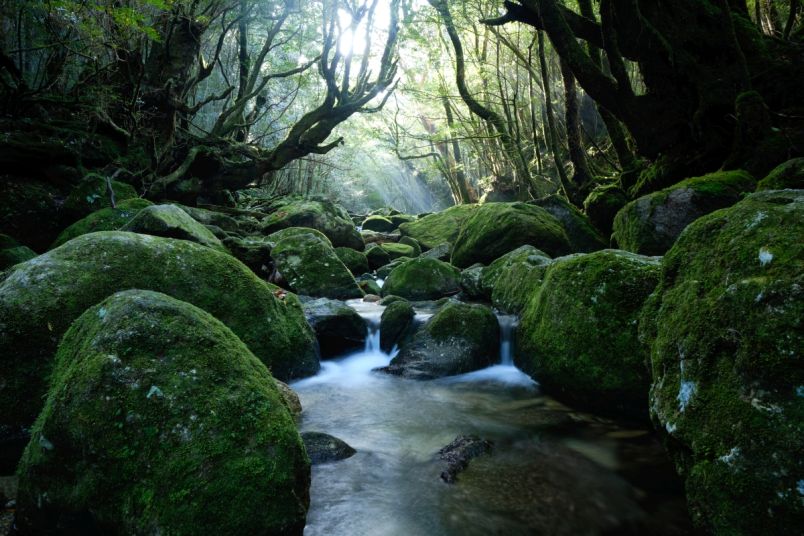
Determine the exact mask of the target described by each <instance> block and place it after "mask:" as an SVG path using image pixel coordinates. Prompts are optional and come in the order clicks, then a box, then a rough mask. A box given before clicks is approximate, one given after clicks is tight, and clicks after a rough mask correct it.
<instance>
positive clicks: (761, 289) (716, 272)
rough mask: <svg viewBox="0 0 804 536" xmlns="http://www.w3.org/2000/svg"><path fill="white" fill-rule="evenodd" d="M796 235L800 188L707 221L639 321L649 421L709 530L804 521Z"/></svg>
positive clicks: (671, 256) (800, 222)
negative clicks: (647, 350)
mask: <svg viewBox="0 0 804 536" xmlns="http://www.w3.org/2000/svg"><path fill="white" fill-rule="evenodd" d="M802 236H804V192H802V191H795V190H783V191H766V192H761V193H756V194H753V195H750V196H748V197H747V198H746V199H745V200H743V201H741V202H739V203H737V204H736V205H734V206H732V207H731V208H727V209H723V210H719V211H717V212H714V213H712V214H709V215H707V216H704V217H703V218H700V219H699V220H697V221H695V222H694V223H693V224H691V225H690V226H689V227H687V228H686V229H685V230H684V232H683V233H682V234H681V236H680V237H679V239H678V241H677V242H676V244H675V245H674V246H673V248H672V249H671V250H670V251H669V252H668V253H667V255H666V256H665V258H664V261H663V266H662V274H661V279H660V282H659V286H658V288H657V291H656V293H655V294H654V297H653V299H651V300H650V302H649V306H648V307H646V310H645V314H644V315H643V320H642V323H641V330H642V332H643V335H644V336H645V338H646V339H647V340H648V341H649V342H650V344H651V364H652V373H653V385H652V387H651V393H650V403H651V404H650V407H651V414H652V418H653V420H654V422H655V424H656V426H657V429H658V430H659V431H660V432H661V434H662V436H663V438H664V440H665V446H666V447H667V449H668V451H669V452H670V454H671V457H672V458H673V459H674V461H675V463H676V467H677V469H678V471H679V473H680V474H681V476H682V478H684V480H685V483H686V492H687V502H688V504H689V507H690V512H691V514H692V517H693V520H694V521H696V522H697V523H698V524H699V525H701V526H702V527H704V528H705V529H706V530H707V531H709V532H712V533H715V534H792V533H794V532H798V531H799V529H800V528H801V520H802V519H804V503H803V502H802V493H803V492H804V490H803V489H802V487H803V486H802V484H803V481H802V479H803V478H804V457H803V456H802V455H801V453H802V452H804V425H803V424H804V367H802V365H801V356H802V355H804V332H802V330H801V319H802V316H804V290H802V289H804V243H802V240H801V237H802Z"/></svg>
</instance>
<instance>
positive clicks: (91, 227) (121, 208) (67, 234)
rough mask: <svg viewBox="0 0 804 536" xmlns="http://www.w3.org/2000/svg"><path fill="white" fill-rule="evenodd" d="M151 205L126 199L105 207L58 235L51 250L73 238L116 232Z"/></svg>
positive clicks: (146, 201) (145, 201) (148, 202)
mask: <svg viewBox="0 0 804 536" xmlns="http://www.w3.org/2000/svg"><path fill="white" fill-rule="evenodd" d="M151 205H153V203H151V202H150V201H148V200H147V199H140V198H138V197H137V198H134V199H126V200H125V201H121V202H119V203H117V206H116V207H114V208H113V207H106V208H102V209H100V210H96V211H95V212H93V213H92V214H90V215H89V216H86V217H85V218H82V219H80V220H78V221H77V222H75V223H74V224H72V225H70V226H69V227H67V228H66V229H65V230H64V231H62V232H61V234H59V236H58V238H56V241H55V242H53V245H52V246H51V248H56V247H59V246H60V245H62V244H64V243H65V242H67V241H69V240H72V239H73V238H75V237H77V236H81V235H85V234H87V233H94V232H97V231H117V230H118V229H120V228H121V227H122V226H123V225H125V224H127V223H128V222H129V221H130V220H131V218H133V217H134V216H136V215H137V214H139V212H140V211H141V210H142V209H144V208H145V207H149V206H151Z"/></svg>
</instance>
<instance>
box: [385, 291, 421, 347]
mask: <svg viewBox="0 0 804 536" xmlns="http://www.w3.org/2000/svg"><path fill="white" fill-rule="evenodd" d="M415 316H416V312H415V311H414V310H413V306H412V305H411V304H410V302H408V301H405V300H399V301H395V302H393V303H391V304H389V305H388V306H386V307H385V310H384V311H383V312H382V316H381V317H380V348H381V349H382V351H383V352H388V353H390V352H391V350H392V349H393V348H394V346H395V345H398V344H399V343H400V342H401V341H402V339H403V338H404V337H405V335H406V334H409V332H410V330H411V329H410V328H411V327H412V326H413V318H414V317H415Z"/></svg>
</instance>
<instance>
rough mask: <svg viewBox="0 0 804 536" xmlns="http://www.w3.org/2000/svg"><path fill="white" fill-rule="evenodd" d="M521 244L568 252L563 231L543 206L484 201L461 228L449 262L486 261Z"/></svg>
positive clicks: (556, 252)
mask: <svg viewBox="0 0 804 536" xmlns="http://www.w3.org/2000/svg"><path fill="white" fill-rule="evenodd" d="M525 244H530V245H532V246H536V247H537V248H539V249H541V250H543V251H545V252H546V253H547V254H548V255H561V254H564V253H567V252H569V251H570V244H569V239H568V238H567V234H566V233H565V232H564V229H563V228H562V227H561V224H560V223H559V221H558V220H557V219H555V218H554V217H553V216H552V215H551V214H550V213H548V212H547V211H546V210H545V209H543V208H541V207H537V206H533V205H528V204H526V203H486V204H484V205H481V206H480V207H479V208H478V209H476V210H475V211H474V212H473V213H472V216H471V217H470V218H469V219H468V220H467V221H466V223H465V224H464V225H463V227H462V228H461V232H460V234H459V235H458V238H457V239H456V240H455V243H454V244H453V247H452V259H451V262H452V264H454V265H455V266H457V267H459V268H465V267H467V266H470V265H472V264H474V263H476V262H479V263H481V264H488V263H490V262H492V261H493V260H495V259H497V258H498V257H501V256H502V255H504V254H506V253H508V252H509V251H512V250H514V249H516V248H518V247H519V246H523V245H525Z"/></svg>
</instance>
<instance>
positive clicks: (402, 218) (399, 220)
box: [388, 214, 416, 229]
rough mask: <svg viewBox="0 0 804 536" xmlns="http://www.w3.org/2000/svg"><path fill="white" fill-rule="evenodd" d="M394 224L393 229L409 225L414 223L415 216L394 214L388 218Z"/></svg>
mask: <svg viewBox="0 0 804 536" xmlns="http://www.w3.org/2000/svg"><path fill="white" fill-rule="evenodd" d="M388 219H389V220H391V223H393V224H394V229H396V228H398V227H399V226H400V225H402V224H403V223H410V222H412V221H416V216H414V215H412V214H394V215H393V216H390V217H389V218H388Z"/></svg>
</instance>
